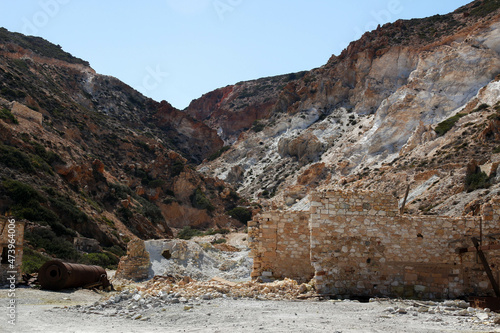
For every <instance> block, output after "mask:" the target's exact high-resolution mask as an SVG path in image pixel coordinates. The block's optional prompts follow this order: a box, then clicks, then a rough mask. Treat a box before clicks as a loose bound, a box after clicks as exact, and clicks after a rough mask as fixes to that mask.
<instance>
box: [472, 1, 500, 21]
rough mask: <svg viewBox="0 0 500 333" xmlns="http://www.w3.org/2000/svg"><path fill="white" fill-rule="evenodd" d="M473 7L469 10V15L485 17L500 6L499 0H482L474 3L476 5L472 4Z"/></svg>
mask: <svg viewBox="0 0 500 333" xmlns="http://www.w3.org/2000/svg"><path fill="white" fill-rule="evenodd" d="M473 7H474V8H473V9H472V10H471V12H470V13H471V15H473V16H479V17H485V16H487V15H489V14H491V13H493V12H494V11H495V10H497V9H498V8H500V1H499V0H484V1H482V2H478V3H476V5H474V6H473Z"/></svg>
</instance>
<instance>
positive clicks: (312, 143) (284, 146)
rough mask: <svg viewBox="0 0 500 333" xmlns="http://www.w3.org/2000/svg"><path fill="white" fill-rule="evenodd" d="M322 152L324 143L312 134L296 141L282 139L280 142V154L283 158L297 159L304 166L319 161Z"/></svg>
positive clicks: (295, 139) (300, 137)
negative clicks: (291, 157)
mask: <svg viewBox="0 0 500 333" xmlns="http://www.w3.org/2000/svg"><path fill="white" fill-rule="evenodd" d="M322 151H323V145H322V143H321V142H320V141H319V140H318V138H317V137H316V136H314V135H313V134H311V133H307V134H305V135H303V136H299V137H297V138H294V139H289V138H282V139H281V140H280V141H279V142H278V153H279V154H280V156H281V157H285V156H293V157H296V158H297V159H298V161H299V163H300V164H302V165H304V164H307V163H310V162H313V161H315V160H317V159H318V158H319V156H320V155H321V153H322Z"/></svg>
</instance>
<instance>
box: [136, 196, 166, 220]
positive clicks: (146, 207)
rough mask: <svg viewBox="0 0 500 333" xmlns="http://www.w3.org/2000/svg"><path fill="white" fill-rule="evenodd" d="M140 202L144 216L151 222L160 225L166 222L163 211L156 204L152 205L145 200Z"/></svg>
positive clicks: (142, 199)
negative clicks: (159, 223)
mask: <svg viewBox="0 0 500 333" xmlns="http://www.w3.org/2000/svg"><path fill="white" fill-rule="evenodd" d="M139 201H140V203H141V205H142V215H144V216H145V217H147V218H148V219H149V220H150V221H151V222H153V223H158V222H163V221H164V220H165V219H164V218H163V214H162V213H161V209H160V208H159V207H158V206H156V205H155V204H154V203H151V202H149V201H148V200H146V199H144V198H141V199H139Z"/></svg>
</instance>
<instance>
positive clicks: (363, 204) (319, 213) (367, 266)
mask: <svg viewBox="0 0 500 333" xmlns="http://www.w3.org/2000/svg"><path fill="white" fill-rule="evenodd" d="M499 214H500V205H499V203H498V202H492V203H491V204H490V205H485V207H484V208H483V211H482V217H461V218H450V217H440V216H408V215H403V216H401V215H399V209H398V204H397V201H396V199H395V198H394V197H392V196H390V195H385V194H380V193H373V192H344V191H330V192H323V193H316V194H314V195H313V196H312V201H311V210H310V212H309V213H305V212H302V213H296V212H276V211H275V212H271V213H267V214H262V215H260V216H258V217H256V218H255V219H254V221H253V222H252V224H251V228H250V230H249V232H250V238H251V239H252V240H253V243H252V251H253V253H254V271H253V274H252V276H253V277H258V276H266V275H267V276H269V275H272V276H273V277H275V278H282V277H289V278H295V277H297V276H299V277H300V279H302V280H304V279H306V278H307V276H305V275H301V274H302V272H301V270H300V269H299V268H296V267H294V268H293V269H292V268H290V267H289V264H290V263H291V259H290V258H289V257H290V254H291V253H293V251H292V250H293V248H290V247H288V246H280V245H282V244H286V245H288V244H293V242H295V241H296V240H297V239H300V236H299V234H298V233H297V234H293V233H292V234H290V233H285V232H283V231H284V230H286V229H288V227H287V224H286V223H289V224H291V225H292V226H293V225H300V226H301V228H300V232H303V234H302V237H303V236H304V235H308V236H309V249H310V252H309V258H307V255H306V254H305V253H304V252H301V257H300V258H301V260H300V262H299V261H298V262H297V263H300V264H301V265H302V264H303V265H305V266H306V267H308V268H307V270H306V271H308V272H309V269H310V265H312V267H313V272H314V280H313V281H314V283H315V284H316V288H317V290H318V291H319V292H320V293H325V294H337V295H366V296H377V295H380V296H400V297H417V298H431V299H434V298H452V297H458V296H462V295H467V294H476V295H492V289H491V285H490V283H489V280H488V278H487V276H486V274H485V272H484V269H483V266H482V265H481V264H480V262H479V261H478V260H477V258H476V254H475V253H471V252H469V253H464V254H461V255H459V254H458V253H457V252H456V250H457V248H462V247H470V246H472V242H471V241H470V238H471V237H472V236H475V237H478V238H479V236H480V234H481V231H480V229H481V228H480V225H481V224H482V234H483V245H487V244H488V243H489V242H494V239H495V237H497V236H499V235H500V225H499V223H498V218H499V217H500V216H499ZM298 216H300V218H299V217H298ZM279 223H282V225H283V223H285V224H284V225H283V226H284V227H286V228H281V229H280V228H279V227H278V225H279ZM306 224H307V225H308V227H309V230H308V231H306V230H304V227H303V226H304V225H306ZM298 230H299V229H297V231H298ZM272 231H274V234H273V232H272ZM301 246H303V247H305V246H307V242H303V243H302V244H301ZM497 252H499V253H500V250H497V251H489V252H487V253H486V256H487V258H488V260H489V263H490V266H491V267H492V269H493V273H494V276H495V277H497V280H498V277H499V270H498V265H499V264H500V257H499V255H498V254H497ZM287 253H289V255H288V256H287ZM286 267H289V268H288V271H287V270H286Z"/></svg>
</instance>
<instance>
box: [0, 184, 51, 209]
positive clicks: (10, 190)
mask: <svg viewBox="0 0 500 333" xmlns="http://www.w3.org/2000/svg"><path fill="white" fill-rule="evenodd" d="M2 185H3V187H4V189H5V190H6V191H7V194H8V195H9V196H10V197H11V198H12V200H14V201H15V202H16V203H23V204H25V203H27V202H29V201H35V202H39V203H40V202H42V203H43V202H46V201H47V199H45V197H44V196H42V195H41V194H40V192H38V191H37V190H35V189H34V188H33V187H31V186H30V185H28V184H26V183H23V182H20V181H17V180H13V179H7V180H5V181H3V182H2Z"/></svg>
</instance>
